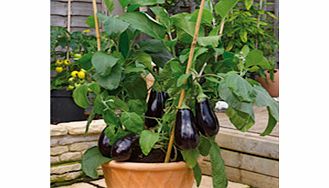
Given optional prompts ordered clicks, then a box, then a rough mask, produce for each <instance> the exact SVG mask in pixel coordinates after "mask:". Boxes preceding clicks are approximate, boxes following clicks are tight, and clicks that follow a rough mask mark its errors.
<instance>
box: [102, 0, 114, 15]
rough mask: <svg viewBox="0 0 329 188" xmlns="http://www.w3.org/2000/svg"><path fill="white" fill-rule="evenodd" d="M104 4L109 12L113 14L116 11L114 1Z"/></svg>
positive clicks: (107, 1) (106, 0)
mask: <svg viewBox="0 0 329 188" xmlns="http://www.w3.org/2000/svg"><path fill="white" fill-rule="evenodd" d="M104 3H105V5H106V8H107V10H108V11H109V12H110V13H111V12H112V10H113V9H114V3H113V0H104Z"/></svg>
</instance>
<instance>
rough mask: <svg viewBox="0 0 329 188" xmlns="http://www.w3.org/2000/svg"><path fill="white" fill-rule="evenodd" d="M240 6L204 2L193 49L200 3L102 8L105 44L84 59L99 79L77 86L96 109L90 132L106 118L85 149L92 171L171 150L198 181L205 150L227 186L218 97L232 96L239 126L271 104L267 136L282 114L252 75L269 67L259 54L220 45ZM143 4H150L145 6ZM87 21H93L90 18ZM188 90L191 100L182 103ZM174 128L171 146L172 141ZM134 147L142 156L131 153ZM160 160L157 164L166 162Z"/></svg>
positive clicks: (78, 94)
mask: <svg viewBox="0 0 329 188" xmlns="http://www.w3.org/2000/svg"><path fill="white" fill-rule="evenodd" d="M109 2H110V3H108V4H111V3H113V2H112V1H109ZM237 3H238V0H219V1H218V2H215V1H212V0H206V3H205V6H204V9H203V13H202V20H201V25H200V30H199V33H198V35H199V37H198V39H197V41H196V43H195V48H193V49H192V48H191V43H192V41H193V36H194V32H195V28H196V27H195V26H196V22H197V17H198V13H199V11H200V10H199V9H198V8H197V9H196V10H195V11H194V12H181V13H177V14H169V13H168V12H167V10H166V9H165V8H164V7H166V6H168V4H166V3H165V1H154V0H152V1H151V0H143V1H138V0H135V1H120V5H121V6H122V8H123V10H124V13H123V14H122V15H119V16H113V15H110V16H106V15H104V14H97V19H98V20H99V22H100V23H101V24H103V25H104V31H103V33H102V34H101V38H100V40H102V43H107V45H104V46H103V47H102V48H101V50H99V51H97V52H95V53H92V54H88V57H87V56H86V57H85V56H83V57H81V59H83V60H84V61H83V64H85V65H89V66H91V67H92V68H90V69H89V70H88V73H89V74H91V75H92V79H93V81H92V82H89V83H85V84H83V85H80V86H79V87H77V88H76V89H75V90H74V92H73V97H74V100H75V102H76V103H77V104H78V105H79V106H80V107H83V108H90V107H91V108H92V110H91V113H90V115H89V118H88V121H87V125H86V132H87V131H88V129H89V125H90V123H91V121H92V120H93V119H94V118H95V117H96V116H99V117H102V118H103V119H104V121H105V123H106V124H107V127H106V128H105V129H104V130H103V133H102V134H104V135H103V136H101V137H100V139H101V141H100V144H99V145H98V146H96V147H92V148H90V149H89V150H87V151H86V152H85V154H84V155H83V158H82V169H83V171H84V173H85V174H86V175H88V176H90V177H92V178H96V177H98V175H97V172H96V168H97V167H98V166H99V165H101V164H102V163H105V162H108V161H110V160H117V161H145V160H143V159H145V158H147V159H149V158H150V156H151V155H152V153H157V155H158V154H159V153H160V154H162V155H165V154H168V153H169V156H170V159H169V161H166V162H174V161H180V160H184V161H185V162H186V163H187V164H188V165H189V167H190V168H192V169H193V171H194V175H195V179H196V181H197V185H200V181H201V177H202V176H201V170H200V167H199V165H198V162H197V159H198V157H199V156H200V155H203V156H210V160H211V165H212V176H213V185H214V187H220V188H221V187H226V186H227V178H226V174H225V167H224V161H223V159H222V158H221V155H220V147H219V146H218V145H217V143H216V141H215V137H216V135H217V133H218V131H219V129H220V128H219V122H218V120H217V118H216V116H215V114H214V112H213V107H214V104H215V102H217V101H218V100H224V101H225V102H227V103H228V105H229V108H228V109H227V111H226V115H227V116H228V117H229V119H230V121H231V122H232V124H233V125H234V126H235V127H236V128H237V129H238V130H240V131H242V132H246V131H248V130H249V129H250V128H251V127H252V126H253V125H254V124H255V116H254V111H253V106H254V105H256V106H263V107H266V108H267V110H268V114H269V120H268V124H267V128H266V129H265V130H264V132H263V133H262V134H261V135H263V136H264V135H268V134H270V133H271V131H272V130H273V128H274V127H275V125H276V124H277V122H278V120H279V115H278V103H277V102H276V101H275V100H273V99H272V98H271V97H270V96H269V94H268V93H267V91H266V90H265V89H264V88H262V86H261V85H260V84H258V82H256V81H254V80H252V79H249V78H248V77H247V76H246V75H247V74H248V72H250V71H252V70H255V69H259V68H263V69H266V68H268V67H270V64H269V62H268V60H267V59H266V57H264V55H263V53H262V51H260V50H258V49H249V47H248V46H244V47H243V48H241V49H236V50H235V51H237V52H234V53H233V52H228V51H226V50H225V49H224V46H226V44H224V43H223V40H222V36H224V35H225V33H223V27H225V25H224V21H225V19H226V18H227V16H228V14H229V12H230V11H231V10H232V8H233V7H234V6H235V5H236V4H237ZM139 7H144V9H145V8H147V11H145V12H139V11H138V8H139ZM109 10H111V9H109ZM88 20H89V21H88V24H89V25H90V27H91V28H93V27H94V24H93V21H92V20H93V19H92V17H91V19H88ZM223 20H224V21H223ZM103 36H106V37H103ZM141 38H143V40H142V39H141ZM105 39H106V41H103V40H105ZM190 50H191V51H192V50H194V53H193V59H191V62H192V65H191V67H190V68H189V69H188V70H189V71H188V72H186V68H187V63H186V62H187V61H188V58H189V53H190ZM150 74H151V75H152V76H153V77H154V83H153V85H152V87H151V88H147V84H146V76H147V75H150ZM182 90H184V92H185V98H184V100H183V105H182V106H180V107H178V106H179V105H178V104H179V102H180V94H181V91H182ZM148 93H150V95H149V97H148ZM194 114H195V115H194ZM174 127H175V128H174ZM172 130H173V133H174V145H173V146H172V147H173V148H174V149H173V152H172V153H171V152H170V151H171V149H172V148H171V145H170V143H168V142H169V140H170V135H171V131H172ZM105 136H106V137H105ZM105 138H108V139H105ZM104 147H105V148H104ZM104 151H106V152H104ZM109 151H111V152H110V154H109ZM135 151H136V152H137V151H139V152H140V151H141V155H138V156H136V155H134V153H136V152H135ZM173 153H174V154H173ZM179 156H181V157H179ZM163 158H164V156H162V158H161V161H157V160H153V161H157V162H164V161H162V160H163Z"/></svg>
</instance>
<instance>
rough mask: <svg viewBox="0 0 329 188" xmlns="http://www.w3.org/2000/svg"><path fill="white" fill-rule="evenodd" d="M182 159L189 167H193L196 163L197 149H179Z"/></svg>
mask: <svg viewBox="0 0 329 188" xmlns="http://www.w3.org/2000/svg"><path fill="white" fill-rule="evenodd" d="M181 153H182V155H183V158H184V161H185V162H186V163H187V165H188V166H189V167H190V168H194V167H195V165H196V164H198V157H199V150H197V149H189V150H182V151H181Z"/></svg>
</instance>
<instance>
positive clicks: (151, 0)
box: [130, 0, 165, 6]
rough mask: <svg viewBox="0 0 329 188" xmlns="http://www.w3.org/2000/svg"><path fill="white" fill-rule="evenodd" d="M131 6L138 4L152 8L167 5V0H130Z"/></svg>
mask: <svg viewBox="0 0 329 188" xmlns="http://www.w3.org/2000/svg"><path fill="white" fill-rule="evenodd" d="M130 2H131V4H138V5H141V6H150V5H157V4H163V3H165V0H130Z"/></svg>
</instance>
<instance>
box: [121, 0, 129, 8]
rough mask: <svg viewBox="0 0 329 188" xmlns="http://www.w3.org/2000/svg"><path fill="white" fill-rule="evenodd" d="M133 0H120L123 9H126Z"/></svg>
mask: <svg viewBox="0 0 329 188" xmlns="http://www.w3.org/2000/svg"><path fill="white" fill-rule="evenodd" d="M131 1H132V0H119V2H120V5H121V7H122V8H125V7H126V6H127V5H128V4H129V3H130V2H131Z"/></svg>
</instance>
